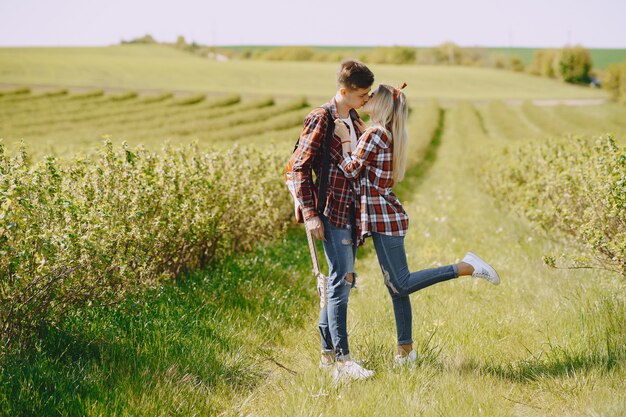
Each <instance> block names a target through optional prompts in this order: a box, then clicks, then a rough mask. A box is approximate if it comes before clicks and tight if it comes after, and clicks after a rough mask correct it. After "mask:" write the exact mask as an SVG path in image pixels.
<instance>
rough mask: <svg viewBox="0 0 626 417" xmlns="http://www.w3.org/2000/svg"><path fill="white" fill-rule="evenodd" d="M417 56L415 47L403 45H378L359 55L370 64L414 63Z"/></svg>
mask: <svg viewBox="0 0 626 417" xmlns="http://www.w3.org/2000/svg"><path fill="white" fill-rule="evenodd" d="M416 56H417V50H416V49H415V48H409V47H404V46H393V47H380V48H374V49H372V50H371V51H367V52H365V53H363V54H361V56H360V57H359V58H360V60H361V61H363V62H365V63H372V64H414V63H415V58H416Z"/></svg>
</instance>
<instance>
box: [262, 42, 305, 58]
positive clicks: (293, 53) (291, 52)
mask: <svg viewBox="0 0 626 417" xmlns="http://www.w3.org/2000/svg"><path fill="white" fill-rule="evenodd" d="M315 54H316V52H315V50H314V49H313V48H309V47H305V46H286V47H283V48H273V49H270V50H269V51H267V52H265V53H263V54H262V56H261V57H262V59H267V60H269V61H311V60H313V57H314V56H315Z"/></svg>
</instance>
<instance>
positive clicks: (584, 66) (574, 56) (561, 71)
mask: <svg viewBox="0 0 626 417" xmlns="http://www.w3.org/2000/svg"><path fill="white" fill-rule="evenodd" d="M556 61H557V65H558V76H559V78H561V79H562V80H563V81H565V82H567V83H574V84H581V83H588V82H589V72H590V71H591V67H592V63H591V54H590V53H589V50H588V49H586V48H583V47H582V46H580V45H577V46H573V47H566V48H563V49H561V50H560V51H559V53H558V55H557V60H556Z"/></svg>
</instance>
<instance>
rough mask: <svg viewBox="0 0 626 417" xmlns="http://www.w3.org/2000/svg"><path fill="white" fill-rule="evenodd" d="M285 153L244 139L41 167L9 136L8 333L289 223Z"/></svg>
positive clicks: (1, 313) (1, 201) (3, 318)
mask: <svg viewBox="0 0 626 417" xmlns="http://www.w3.org/2000/svg"><path fill="white" fill-rule="evenodd" d="M283 164H284V158H282V157H280V158H278V157H276V156H274V155H272V154H270V153H269V152H265V153H261V152H257V151H253V150H250V149H244V148H238V147H233V148H232V149H231V150H230V151H228V152H209V153H203V154H201V153H200V152H199V151H198V149H197V148H196V147H195V146H187V147H181V148H177V149H170V148H168V149H164V150H163V152H162V153H150V152H148V151H146V150H144V149H142V148H138V149H130V148H129V147H128V146H126V145H124V147H123V148H122V149H118V150H114V149H113V146H112V145H111V143H110V142H107V143H106V144H105V146H104V148H103V149H102V151H101V153H100V154H99V156H97V157H96V158H93V159H75V160H74V161H71V162H69V163H64V164H59V163H58V162H57V160H56V159H55V158H53V157H48V158H47V159H46V160H44V161H41V162H39V163H37V164H36V165H34V166H32V167H31V166H30V164H29V158H28V155H27V154H26V152H25V151H22V152H21V153H20V154H19V155H18V156H17V157H14V158H9V157H8V156H7V155H5V154H4V147H3V146H2V145H1V144H0V340H2V341H3V342H4V343H5V344H6V343H8V342H9V341H10V340H12V339H14V338H15V337H17V336H25V337H26V338H25V339H24V340H27V336H28V335H29V334H31V333H30V332H29V331H30V330H35V329H37V328H38V327H39V326H41V325H43V324H48V325H54V324H55V323H58V322H59V320H61V318H62V317H63V316H64V315H65V314H66V313H67V312H69V311H72V310H77V309H81V308H86V307H93V306H98V305H103V304H106V303H115V302H118V301H119V300H121V299H123V298H124V297H125V296H126V295H127V294H129V293H133V292H136V291H140V290H142V289H144V288H147V287H153V286H155V285H157V284H158V283H159V282H160V281H163V280H168V279H172V278H174V277H176V276H178V275H179V274H181V273H182V272H184V271H186V270H191V269H196V268H203V267H206V266H207V265H208V264H210V263H211V262H213V261H214V260H215V259H216V258H218V257H221V256H224V255H226V254H229V253H231V252H233V251H241V250H248V249H250V248H252V247H253V246H254V245H255V244H256V243H257V242H259V241H262V240H264V239H270V238H272V237H274V236H277V235H278V234H280V233H282V232H283V228H284V226H285V225H286V224H287V222H288V219H289V218H290V215H291V209H290V205H289V201H288V197H289V196H288V193H287V192H286V190H285V189H284V185H283V184H282V182H281V181H280V178H281V175H280V173H281V172H282V168H283Z"/></svg>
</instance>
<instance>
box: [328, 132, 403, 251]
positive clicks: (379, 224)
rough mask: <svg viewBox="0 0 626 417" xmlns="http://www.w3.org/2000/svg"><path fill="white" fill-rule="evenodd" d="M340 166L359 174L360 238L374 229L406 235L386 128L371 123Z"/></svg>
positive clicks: (355, 174)
mask: <svg viewBox="0 0 626 417" xmlns="http://www.w3.org/2000/svg"><path fill="white" fill-rule="evenodd" d="M340 167H341V170H342V171H343V172H344V174H346V176H347V177H349V178H359V204H357V213H358V214H357V218H358V220H359V221H358V222H357V223H358V224H357V230H359V229H360V230H359V237H360V238H359V240H360V241H362V240H363V239H364V238H365V237H367V236H370V235H371V233H372V232H376V233H381V234H385V235H393V236H404V235H406V232H407V229H408V227H409V216H407V214H406V212H405V211H404V208H402V204H400V201H399V200H398V198H397V197H396V195H395V194H394V193H393V192H392V191H391V187H393V143H392V142H391V138H390V137H389V135H388V134H387V132H385V130H384V129H381V128H376V127H372V128H369V129H367V130H366V131H365V133H364V134H363V136H362V137H361V138H359V142H358V144H357V146H356V149H355V150H354V152H352V154H349V153H344V154H343V157H342V159H341V164H340Z"/></svg>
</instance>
